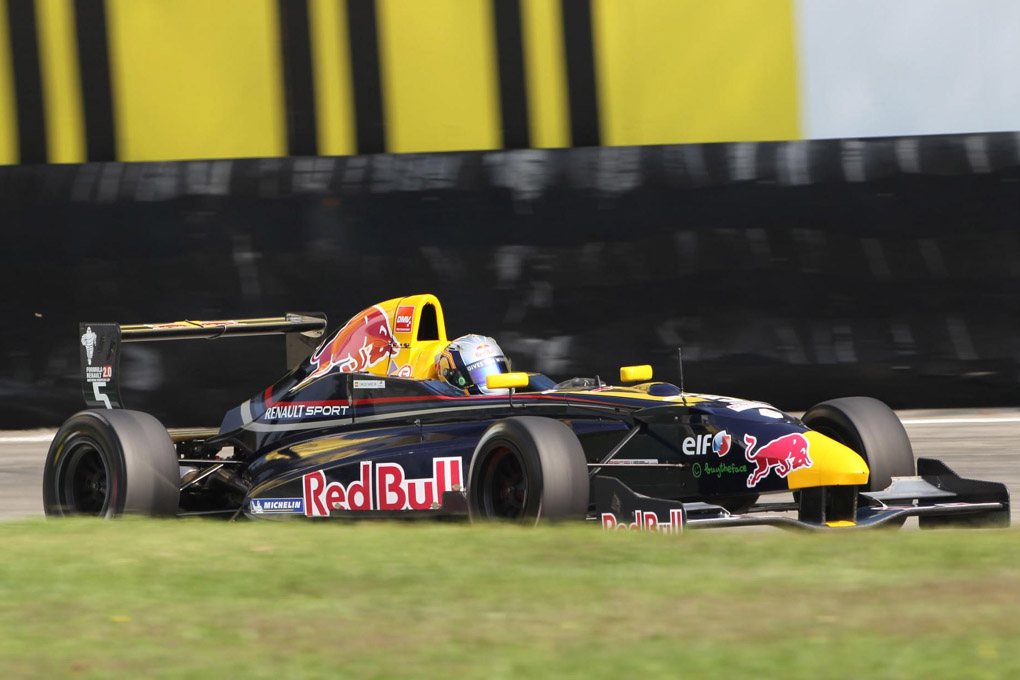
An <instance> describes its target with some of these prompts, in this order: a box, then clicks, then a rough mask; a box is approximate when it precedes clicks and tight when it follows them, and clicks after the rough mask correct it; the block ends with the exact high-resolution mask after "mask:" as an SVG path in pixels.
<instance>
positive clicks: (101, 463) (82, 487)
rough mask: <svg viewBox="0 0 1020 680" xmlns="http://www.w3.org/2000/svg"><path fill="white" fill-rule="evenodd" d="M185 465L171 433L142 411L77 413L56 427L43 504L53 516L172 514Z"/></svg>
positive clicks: (178, 496)
mask: <svg viewBox="0 0 1020 680" xmlns="http://www.w3.org/2000/svg"><path fill="white" fill-rule="evenodd" d="M180 480H181V478H180V468H179V467H178V465H177V453H176V451H175V449H174V445H173V442H172V441H170V435H169V434H168V433H167V431H166V428H164V427H163V426H162V425H161V424H160V422H159V421H158V420H156V419H155V418H153V417H152V416H150V415H149V414H147V413H140V412H138V411H125V410H121V409H116V410H89V411H81V412H80V413H76V414H75V415H73V416H71V417H70V418H68V419H67V421H66V422H65V423H64V424H63V425H62V426H61V427H60V430H58V431H57V436H56V437H54V438H53V443H52V444H50V451H49V454H47V456H46V468H45V470H44V471H43V508H44V509H45V511H46V514H47V515H49V516H51V517H67V516H72V515H91V516H95V517H105V518H112V517H117V516H119V515H124V514H138V515H151V516H155V517H166V516H173V515H175V514H176V513H177V504H178V501H179V499H180Z"/></svg>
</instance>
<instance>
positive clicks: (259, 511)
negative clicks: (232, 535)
mask: <svg viewBox="0 0 1020 680" xmlns="http://www.w3.org/2000/svg"><path fill="white" fill-rule="evenodd" d="M249 509H250V510H251V514H253V515H266V514H286V513H294V514H304V512H305V501H304V499H303V498H252V499H251V502H250V503H249Z"/></svg>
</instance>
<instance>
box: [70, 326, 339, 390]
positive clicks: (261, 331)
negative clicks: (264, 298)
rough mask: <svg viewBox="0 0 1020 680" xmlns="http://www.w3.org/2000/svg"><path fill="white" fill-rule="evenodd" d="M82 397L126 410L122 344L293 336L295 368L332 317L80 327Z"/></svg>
mask: <svg viewBox="0 0 1020 680" xmlns="http://www.w3.org/2000/svg"><path fill="white" fill-rule="evenodd" d="M78 328H79V344H80V354H81V378H82V395H83V396H84V397H85V403H86V404H87V405H88V406H89V407H93V408H95V407H99V408H122V401H121V397H120V344H121V343H122V342H152V341H155V340H216V339H219V338H229V337H241V336H252V335H277V334H284V335H286V336H287V366H288V367H290V368H293V367H294V366H296V365H297V364H299V363H300V362H301V361H303V360H304V359H305V358H306V357H307V356H308V355H309V354H310V353H311V351H312V350H313V349H315V347H316V346H317V345H318V344H319V339H320V338H321V337H322V334H323V333H324V332H325V330H326V315H325V314H319V313H316V312H306V313H300V314H296V313H288V314H287V315H285V316H277V317H268V318H264V319H232V320H225V321H172V322H170V323H150V324H136V325H132V326H122V325H120V324H117V323H81V324H79V327H78Z"/></svg>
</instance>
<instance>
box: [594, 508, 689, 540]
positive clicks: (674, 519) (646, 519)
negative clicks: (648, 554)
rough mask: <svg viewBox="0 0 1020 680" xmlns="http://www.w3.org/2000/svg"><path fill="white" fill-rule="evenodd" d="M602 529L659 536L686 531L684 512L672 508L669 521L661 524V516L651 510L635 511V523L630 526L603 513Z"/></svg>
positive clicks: (610, 514) (609, 513) (609, 514)
mask: <svg viewBox="0 0 1020 680" xmlns="http://www.w3.org/2000/svg"><path fill="white" fill-rule="evenodd" d="M601 520H602V528H603V529H605V530H606V531H650V532H653V533H658V534H682V533H683V531H684V511H683V510H681V509H680V508H670V510H669V521H668V522H665V523H659V516H658V515H656V514H655V513H654V512H653V511H651V510H635V511H634V521H633V522H631V523H630V524H627V523H626V522H620V521H618V520H617V519H616V515H614V514H613V513H611V512H603V513H602V517H601Z"/></svg>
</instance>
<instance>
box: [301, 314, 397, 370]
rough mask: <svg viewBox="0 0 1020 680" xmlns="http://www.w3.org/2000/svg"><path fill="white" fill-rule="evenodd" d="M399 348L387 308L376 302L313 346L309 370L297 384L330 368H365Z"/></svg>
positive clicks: (391, 354)
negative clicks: (314, 347) (330, 336)
mask: <svg viewBox="0 0 1020 680" xmlns="http://www.w3.org/2000/svg"><path fill="white" fill-rule="evenodd" d="M398 351H399V346H398V344H397V342H396V340H394V339H393V329H392V328H390V319H389V317H388V316H387V314H386V312H384V311H383V310H382V308H380V307H378V306H374V307H369V308H368V309H366V310H365V311H364V312H361V313H360V314H358V315H357V316H355V317H354V318H352V319H351V320H350V321H348V322H347V323H346V324H345V325H344V327H343V328H341V329H340V330H339V331H337V333H336V335H334V336H333V338H332V339H331V340H330V341H328V342H326V343H324V344H323V345H322V346H321V347H319V349H317V350H315V352H314V353H313V354H312V356H311V358H310V359H309V362H310V363H311V366H312V372H311V373H309V374H308V377H306V378H305V379H304V380H302V381H301V384H300V385H298V387H301V386H303V385H306V384H307V383H310V382H312V381H313V380H315V379H317V378H321V377H322V376H324V375H326V374H327V373H329V372H331V371H332V370H333V369H337V370H339V371H340V372H341V373H353V372H356V371H367V370H368V369H370V368H372V367H373V366H375V365H376V364H378V363H379V362H380V361H384V360H385V359H388V358H390V357H392V356H394V355H395V354H396V353H397V352H398Z"/></svg>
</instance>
